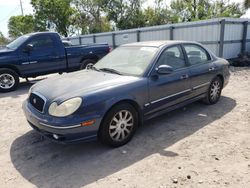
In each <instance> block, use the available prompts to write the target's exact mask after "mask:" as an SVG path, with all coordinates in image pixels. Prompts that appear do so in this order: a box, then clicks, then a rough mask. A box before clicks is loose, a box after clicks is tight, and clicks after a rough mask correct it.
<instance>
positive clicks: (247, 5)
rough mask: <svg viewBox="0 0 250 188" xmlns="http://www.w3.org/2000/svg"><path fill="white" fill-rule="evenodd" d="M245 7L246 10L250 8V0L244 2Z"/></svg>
mask: <svg viewBox="0 0 250 188" xmlns="http://www.w3.org/2000/svg"><path fill="white" fill-rule="evenodd" d="M244 7H245V9H248V8H250V0H244Z"/></svg>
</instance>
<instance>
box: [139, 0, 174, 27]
mask: <svg viewBox="0 0 250 188" xmlns="http://www.w3.org/2000/svg"><path fill="white" fill-rule="evenodd" d="M143 13H144V19H145V21H146V26H154V25H162V24H168V23H176V22H178V16H176V14H172V12H171V10H170V9H169V8H168V6H167V5H164V4H163V1H162V0H156V1H155V6H154V8H153V7H147V8H146V9H145V10H144V11H143Z"/></svg>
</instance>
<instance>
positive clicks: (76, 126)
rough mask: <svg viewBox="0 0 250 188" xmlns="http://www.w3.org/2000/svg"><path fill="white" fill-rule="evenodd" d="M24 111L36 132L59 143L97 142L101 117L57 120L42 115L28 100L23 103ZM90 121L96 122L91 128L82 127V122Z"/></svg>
mask: <svg viewBox="0 0 250 188" xmlns="http://www.w3.org/2000/svg"><path fill="white" fill-rule="evenodd" d="M23 111H24V114H25V116H26V119H27V121H28V123H29V124H30V126H31V127H32V128H33V129H34V130H36V131H37V132H38V133H40V134H41V135H43V136H45V137H47V138H49V139H51V140H52V141H55V142H59V143H72V142H79V141H91V140H95V139H96V138H97V132H98V129H99V126H100V123H101V117H100V116H98V115H93V116H88V117H79V116H70V117H66V118H56V117H52V116H49V115H46V114H42V113H40V112H38V111H37V110H36V109H34V108H33V107H32V106H31V104H30V103H29V102H28V101H27V100H26V101H24V103H23ZM88 120H95V122H94V124H92V125H90V126H81V123H82V122H85V121H88ZM55 135H56V136H55Z"/></svg>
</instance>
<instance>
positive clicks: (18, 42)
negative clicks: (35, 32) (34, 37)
mask: <svg viewBox="0 0 250 188" xmlns="http://www.w3.org/2000/svg"><path fill="white" fill-rule="evenodd" d="M28 38H29V35H23V36H21V37H18V38H17V39H16V40H14V41H12V42H11V43H9V44H8V45H7V46H6V47H7V48H10V49H13V50H15V49H17V48H18V47H19V46H20V45H21V44H23V43H24V42H25V41H26V40H27V39H28Z"/></svg>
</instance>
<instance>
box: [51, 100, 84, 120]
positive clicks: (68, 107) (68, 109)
mask: <svg viewBox="0 0 250 188" xmlns="http://www.w3.org/2000/svg"><path fill="white" fill-rule="evenodd" d="M81 104H82V98H80V97H76V98H72V99H69V100H67V101H65V102H63V103H62V104H60V105H58V104H57V103H56V102H53V103H52V104H51V105H50V107H49V114H50V115H52V116H56V117H65V116H68V115H71V114H73V113H74V112H75V111H76V110H77V109H78V108H79V107H80V106H81Z"/></svg>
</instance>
